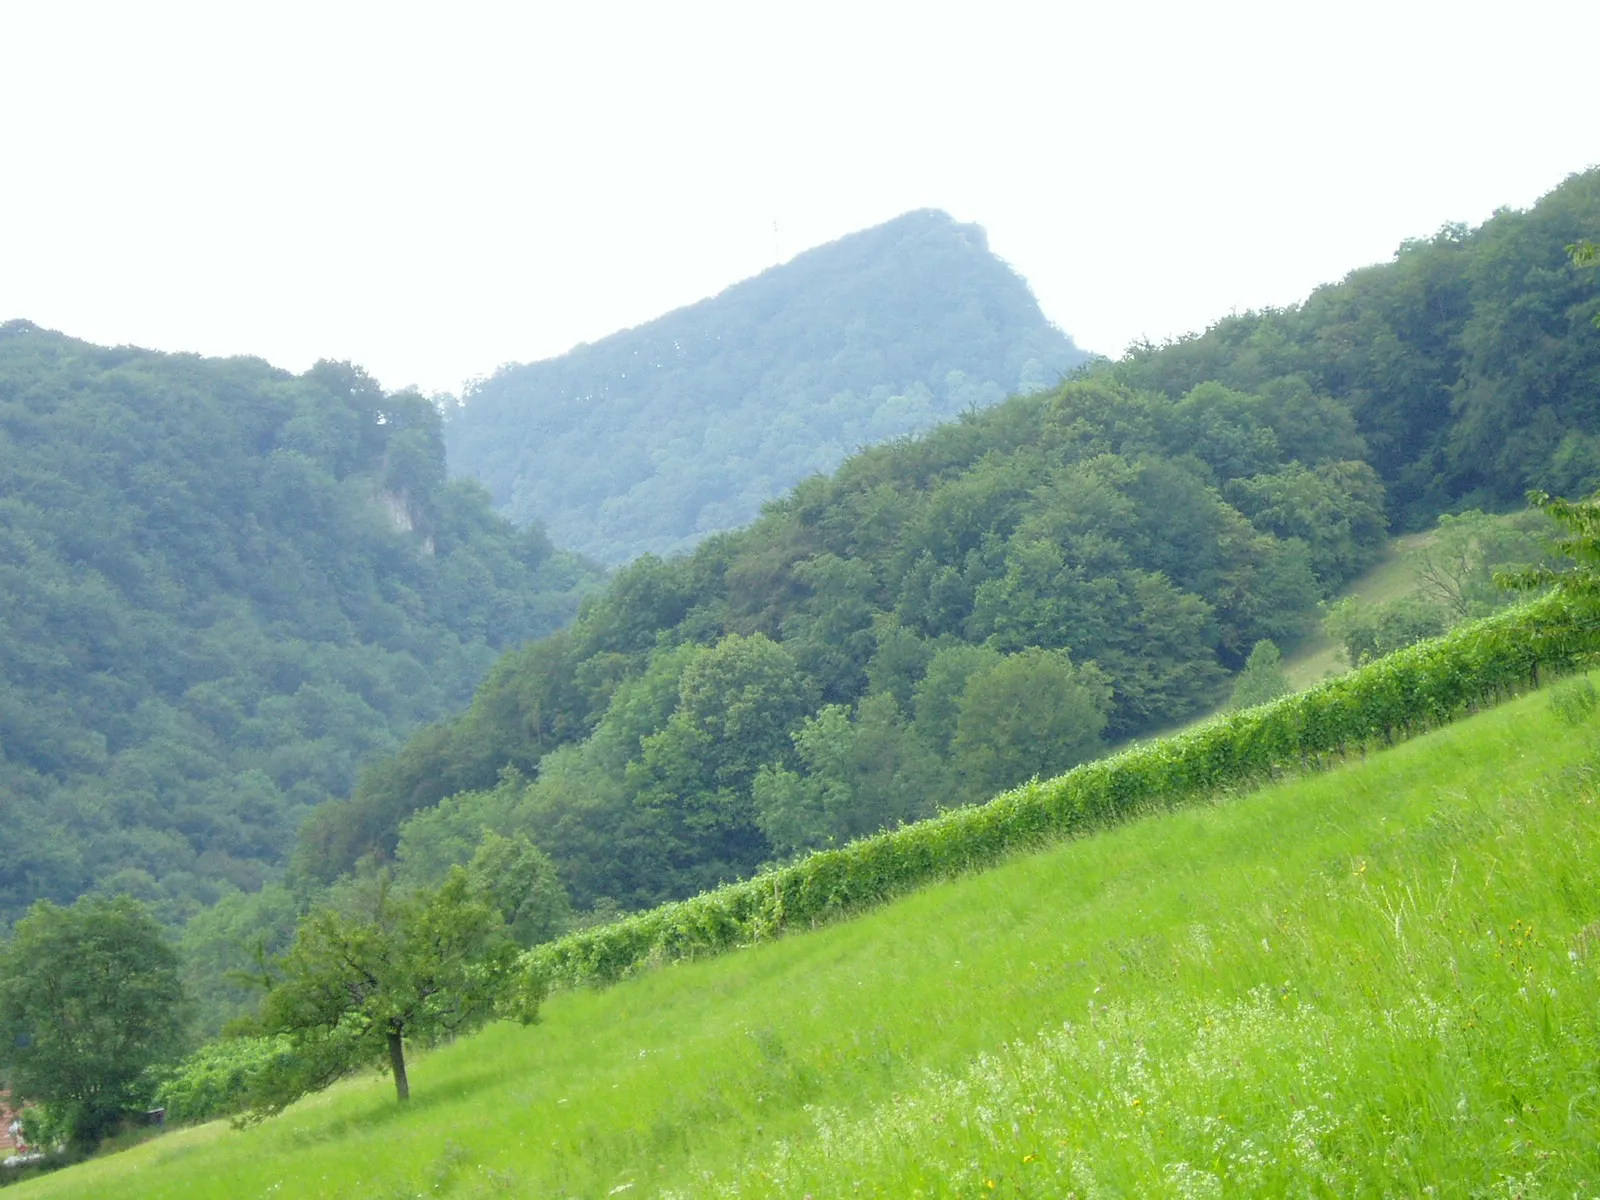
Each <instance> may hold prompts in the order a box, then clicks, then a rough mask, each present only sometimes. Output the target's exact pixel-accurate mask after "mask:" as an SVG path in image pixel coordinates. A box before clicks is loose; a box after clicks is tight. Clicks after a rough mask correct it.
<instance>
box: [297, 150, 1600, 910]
mask: <svg viewBox="0 0 1600 1200" xmlns="http://www.w3.org/2000/svg"><path fill="white" fill-rule="evenodd" d="M1596 228H1600V172H1590V173H1588V174H1586V175H1583V176H1577V177H1574V178H1572V179H1571V180H1569V181H1568V182H1567V183H1566V184H1564V185H1563V186H1562V187H1561V188H1559V189H1557V190H1556V191H1555V192H1553V193H1552V194H1550V195H1549V196H1547V197H1546V198H1544V199H1543V200H1542V201H1541V202H1540V203H1539V204H1538V205H1537V206H1536V207H1535V208H1533V209H1532V210H1530V211H1527V212H1513V211H1505V212H1501V213H1498V214H1496V215H1495V216H1494V217H1493V218H1492V219H1491V220H1490V221H1488V222H1486V223H1485V224H1484V225H1483V226H1482V227H1481V228H1479V229H1476V230H1471V231H1468V230H1465V229H1457V228H1451V229H1447V230H1445V231H1443V232H1441V233H1440V234H1439V235H1438V236H1437V237H1435V238H1433V239H1429V240H1426V241H1418V242H1411V243H1407V244H1406V245H1405V246H1403V247H1402V248H1401V250H1400V251H1399V253H1398V254H1397V256H1396V260H1395V261H1394V262H1392V263H1389V264H1385V265H1382V266H1377V267H1372V268H1367V269H1364V270H1361V271H1357V272H1355V273H1353V274H1352V275H1351V276H1349V277H1348V278H1347V279H1346V280H1344V281H1342V282H1341V283H1338V284H1335V285H1331V286H1329V287H1326V288H1323V289H1320V290H1319V291H1318V292H1317V293H1315V294H1314V295H1313V296H1312V297H1310V298H1309V299H1308V300H1307V301H1306V302H1305V303H1304V304H1302V305H1299V306H1296V307H1293V308H1290V309H1286V310H1282V311H1273V312H1267V313H1259V314H1249V315H1246V316H1241V317H1235V318H1230V319H1228V320H1226V321H1223V322H1221V323H1220V324H1219V325H1218V326H1216V327H1214V328H1213V329H1211V330H1209V331H1207V332H1206V333H1205V334H1202V335H1197V336H1195V337H1192V338H1186V339H1183V340H1181V341H1179V342H1177V343H1175V344H1172V345H1168V346H1163V347H1154V346H1150V347H1141V348H1138V349H1136V350H1135V351H1134V352H1133V353H1131V354H1130V355H1129V356H1128V357H1127V358H1125V359H1124V360H1123V361H1121V362H1118V363H1108V364H1100V365H1098V366H1096V367H1094V368H1092V369H1090V370H1089V371H1088V372H1087V373H1085V374H1084V376H1083V377H1082V378H1079V379H1077V380H1074V381H1072V382H1070V383H1068V384H1066V385H1064V386H1062V387H1059V388H1057V389H1055V390H1053V391H1051V392H1048V393H1046V394H1036V395H1028V396H1019V397H1014V398H1012V399H1011V400H1009V401H1007V402H1005V403H1003V404H1001V405H998V406H995V407H993V408H989V409H986V410H982V411H972V412H969V413H967V414H965V415H963V417H962V418H961V419H959V420H957V421H955V422H953V423H950V424H946V425H944V426H941V427H939V428H937V429H935V430H933V431H931V432H929V433H927V434H924V435H922V436H919V437H915V438H910V439H902V440H900V441H897V442H895V443H893V444H890V445H886V446H881V447H877V448H873V449H869V450H866V451H863V452H860V453H858V454H856V455H855V456H853V457H852V458H850V459H849V460H848V461H847V462H845V463H844V464H843V466H841V467H840V468H839V470H838V471H836V472H835V473H834V474H832V475H831V476H827V477H815V478H812V479H808V480H806V481H805V482H803V483H802V484H801V485H800V486H798V487H797V488H795V489H794V491H793V492H792V493H791V494H790V495H789V496H788V497H787V498H785V499H784V500H782V501H780V502H777V503H774V504H772V505H770V506H769V507H768V508H767V510H766V512H765V513H764V515H763V516H762V518H761V519H760V520H759V521H757V522H756V523H755V524H754V525H753V526H751V527H749V528H748V529H745V530H742V531H739V532H736V533H729V534H723V535H720V536H716V537H713V538H710V539H709V540H707V541H706V542H704V543H703V544H701V545H700V546H699V547H698V548H697V549H696V550H695V551H694V553H692V554H689V555H685V556H681V557H677V558H671V559H667V560H661V559H657V558H653V557H646V558H644V559H642V560H640V561H638V562H636V563H634V564H633V565H632V566H630V567H629V568H627V569H625V570H623V571H622V572H620V573H619V574H618V575H617V576H616V577H615V579H614V580H613V582H612V584H611V586H610V587H609V589H608V590H607V591H606V593H605V594H604V595H603V596H601V597H598V598H597V599H595V600H593V601H592V602H590V603H589V604H588V605H587V606H586V608H585V610H584V612H583V614H582V616H581V618H580V620H579V621H578V622H577V623H576V624H575V625H574V626H573V627H572V628H571V629H569V630H566V631H564V632H562V633H560V634H557V635H555V636H553V637H551V638H547V639H545V640H543V641H540V642H537V643H534V644H532V645H530V646H527V647H524V648H522V649H520V650H518V651H515V652H513V653H512V654H510V655H508V656H507V657H506V658H505V659H503V660H502V661H501V662H500V663H499V664H497V666H496V668H495V669H494V670H493V671H492V672H491V673H490V676H489V677H488V679H487V680H486V681H485V683H484V685H483V686H482V687H481V688H480V689H479V691H478V694H477V695H476V697H475V698H474V701H473V704H472V706H471V707H470V709H468V710H467V712H466V713H464V714H462V715H461V716H458V717H456V718H453V719H451V720H448V721H446V722H443V723H440V724H437V725H434V726H432V727H430V728H428V729H427V730H425V731H424V732H422V733H420V734H419V735H418V736H417V737H415V738H414V739H412V741H411V742H409V743H408V744H407V745H406V746H405V747H404V748H403V749H402V750H401V752H400V753H399V754H398V755H396V756H394V757H392V758H389V759H386V760H382V761H380V762H378V763H376V764H374V765H373V766H372V767H371V768H370V769H369V770H368V771H367V772H366V773H365V774H364V776H363V778H362V781H361V783H360V784H359V785H358V787H357V790H356V792H355V793H354V796H353V797H352V799H351V800H349V801H345V802H341V803H338V804H335V805H331V806H329V807H327V808H325V809H323V810H321V811H320V812H319V813H317V814H316V815H315V816H314V817H313V819H312V820H311V821H309V822H308V823H307V825H306V827H305V828H304V830H303V834H302V838H301V841H300V845H299V847H298V849H297V858H296V864H297V867H298V872H299V874H300V876H301V877H302V878H303V879H305V880H308V881H309V880H323V881H331V880H333V879H335V878H337V877H338V876H339V875H340V874H341V873H343V872H346V871H349V870H350V869H351V868H352V867H353V866H354V865H356V863H357V862H358V860H360V859H361V858H362V856H368V857H367V861H369V862H371V861H382V860H387V859H394V860H396V861H398V863H399V864H400V866H401V868H402V870H405V869H408V867H409V868H410V869H412V870H414V871H415V872H417V873H419V875H420V876H422V877H426V876H427V875H428V874H429V872H430V871H431V872H432V873H433V876H434V877H435V878H437V875H438V873H439V872H440V871H442V870H443V869H444V868H445V866H447V865H448V863H449V862H451V861H456V862H460V861H465V860H466V859H467V858H468V857H469V856H470V854H471V853H472V850H473V845H474V843H475V839H476V838H477V837H478V836H479V835H480V833H481V831H482V830H483V829H485V828H488V829H492V830H495V831H497V832H499V833H501V834H505V835H508V836H510V835H527V836H530V837H531V838H532V839H533V840H534V841H535V842H537V843H538V845H539V846H541V847H542V848H543V849H544V850H546V851H547V852H548V853H549V854H550V855H551V857H552V858H553V859H554V860H555V863H556V866H557V869H558V870H559V872H560V873H561V877H562V879H563V882H564V883H565V884H566V886H567V888H568V889H569V891H570V892H571V894H572V897H573V899H574V901H575V902H576V903H577V904H578V905H579V906H580V907H590V906H592V907H595V908H597V909H599V910H602V911H605V910H608V909H610V908H611V907H612V906H620V907H624V908H631V907H636V906H640V905H644V904H648V903H651V902H653V901H656V900H659V899H662V898H665V897H670V896H680V895H685V894H688V893H691V892H694V891H696V890H698V889H701V888H703V887H706V886H708V885H710V884H713V883H716V882H717V881H719V880H723V879H728V878H732V877H735V876H738V875H741V874H745V873H747V872H749V871H750V870H752V869H753V868H754V867H756V866H757V865H758V864H760V863H761V862H764V861H771V860H773V859H776V858H782V857H784V856H786V855H788V854H791V853H794V852H796V851H800V850H803V849H805V848H808V847H812V846H817V845H824V844H828V843H830V842H837V841H840V840H843V839H846V838H848V837H851V836H853V835H855V834H858V833H861V832H865V831H867V830H870V829H873V828H877V827H879V826H881V825H884V824H893V823H895V822H897V821H902V820H909V819H913V818H916V817H919V816H923V815H926V814H928V813H929V812H932V811H935V810H937V809H938V808H941V807H945V806H949V805H954V804H960V803H964V802H967V801H971V800H975V799H979V798H982V797H984V796H986V795H988V794H990V793H992V792H993V791H994V790H995V789H997V788H999V787H1002V786H1005V785H1007V784H1011V783H1015V782H1017V781H1019V780H1022V779H1026V778H1027V777H1029V776H1031V775H1033V774H1035V773H1038V774H1048V773H1051V772H1054V771H1058V770H1061V769H1063V768H1065V767H1067V766H1070V765H1071V764H1072V763H1074V762H1076V761H1079V760H1081V759H1083V758H1085V757H1088V756H1091V755H1093V754H1095V753H1096V752H1097V751H1098V750H1099V749H1100V748H1101V747H1103V746H1104V745H1106V744H1107V743H1108V742H1110V741H1113V740H1115V739H1121V738H1125V737H1128V736H1129V735H1133V734H1138V733H1142V732H1146V731H1150V730H1154V729H1157V728H1160V727H1162V726H1163V725H1166V724H1169V723H1172V722H1175V721H1179V720H1181V719H1183V718H1185V717H1187V716H1190V715H1193V714H1195V713H1197V712H1200V711H1203V710H1204V709H1206V708H1208V707H1210V706H1212V705H1214V704H1215V703H1217V702H1219V701H1220V700H1221V699H1223V697H1224V695H1225V693H1226V690H1227V686H1228V684H1227V681H1228V677H1229V674H1230V673H1231V672H1234V671H1236V670H1237V669H1239V668H1240V667H1241V666H1242V665H1243V664H1244V662H1245V661H1246V659H1247V657H1248V656H1249V655H1250V654H1251V652H1252V650H1253V649H1254V648H1255V647H1256V645H1257V644H1258V643H1259V642H1261V641H1264V640H1268V639H1270V640H1271V641H1273V642H1274V643H1276V644H1277V645H1280V646H1287V645H1289V644H1291V643H1292V642H1293V641H1294V640H1295V639H1296V637H1297V636H1298V635H1299V634H1300V633H1301V632H1303V631H1304V630H1305V629H1306V628H1307V627H1308V625H1309V623H1310V622H1311V621H1313V620H1314V619H1315V617H1316V614H1317V605H1318V603H1319V601H1320V600H1322V599H1325V598H1327V597H1329V596H1330V595H1331V594H1332V593H1333V592H1334V591H1335V590H1336V589H1337V588H1338V587H1339V586H1340V584H1341V583H1342V582H1344V581H1345V580H1347V579H1349V578H1351V577H1352V576H1353V575H1354V574H1355V573H1356V572H1358V571H1360V570H1361V569H1362V568H1363V567H1364V566H1365V565H1366V564H1367V563H1368V562H1369V561H1370V559H1371V556H1372V555H1373V554H1374V552H1375V551H1376V549H1377V547H1378V546H1379V545H1380V542H1381V539H1382V537H1383V535H1384V532H1385V528H1386V525H1389V524H1393V525H1398V526H1416V525H1421V524H1424V523H1427V522H1429V521H1431V520H1432V518H1433V517H1435V516H1436V515H1438V514H1440V513H1443V512H1446V511H1449V510H1452V509H1464V508H1468V507H1472V506H1490V507H1494V506H1500V507H1504V506H1507V505H1511V504H1514V503H1515V502H1517V501H1518V500H1519V499H1520V497H1521V494H1522V491H1523V489H1525V488H1526V487H1528V486H1530V485H1544V486H1547V487H1550V488H1552V489H1557V490H1563V491H1570V492H1578V491H1583V490H1586V489H1591V488H1593V487H1594V486H1595V485H1596V484H1597V483H1600V457H1597V456H1596V455H1597V448H1600V412H1597V406H1600V339H1596V338H1595V337H1594V336H1593V332H1594V331H1593V329H1592V328H1591V327H1590V325H1589V322H1590V320H1591V318H1592V317H1593V316H1594V314H1595V312H1596V310H1597V307H1600V283H1597V280H1596V279H1595V276H1594V273H1593V272H1584V271H1582V270H1580V269H1577V268H1575V267H1574V265H1573V264H1572V262H1571V261H1570V260H1569V257H1568V255H1567V253H1566V249H1565V248H1566V246H1567V245H1568V244H1570V243H1573V242H1575V241H1578V240H1579V239H1581V238H1582V237H1584V236H1588V235H1591V234H1592V233H1593V231H1594V230H1595V229H1596ZM424 860H426V861H427V863H428V864H430V865H428V866H427V867H426V868H423V867H422V866H421V864H422V863H423V862H424Z"/></svg>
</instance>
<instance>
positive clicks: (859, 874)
mask: <svg viewBox="0 0 1600 1200" xmlns="http://www.w3.org/2000/svg"><path fill="white" fill-rule="evenodd" d="M1597 648H1600V620H1597V619H1596V618H1595V616H1594V615H1593V612H1592V609H1590V608H1589V607H1588V606H1585V607H1583V608H1576V607H1574V606H1573V605H1571V604H1570V603H1569V602H1568V601H1566V600H1564V599H1562V598H1561V597H1560V596H1547V597H1544V598H1542V599H1539V600H1535V601H1533V602H1531V603H1529V604H1525V605H1522V606H1519V607H1517V608H1515V609H1510V610H1507V611H1505V612H1503V613H1500V614H1497V615H1495V616H1493V617H1488V618H1485V619H1483V620H1480V621H1475V622H1472V623H1471V624H1468V625H1463V626H1460V627H1458V628H1457V629H1456V630H1454V631H1452V632H1451V633H1449V634H1447V635H1446V636H1444V637H1441V638H1435V639H1432V640H1430V641H1426V642H1420V643H1418V644H1416V645H1414V646H1411V647H1408V648H1406V649H1404V650H1401V651H1399V652H1398V653H1395V654H1392V655H1389V656H1388V657H1386V658H1383V659H1380V660H1379V661H1377V662H1375V663H1372V664H1370V665H1368V666H1365V667H1363V668H1361V669H1359V670H1357V671H1353V672H1351V673H1350V674H1348V675H1345V676H1342V677H1340V678H1338V679H1332V680H1329V681H1327V682H1325V683H1323V684H1320V685H1318V686H1317V687H1314V688H1311V689H1310V690H1308V691H1305V692H1301V693H1299V694H1297V695H1292V696H1286V697H1284V698H1282V699H1279V700H1275V701H1273V702H1271V703H1269V704H1264V705H1261V706H1260V707H1257V708H1251V709H1246V710H1244V711H1241V712H1235V713H1231V714H1229V715H1227V716H1224V717H1221V718H1218V719H1217V720H1215V721H1212V722H1210V723H1208V724H1206V725H1204V726H1201V727H1199V728H1197V729H1194V730H1190V731H1187V732H1184V733H1181V734H1177V735H1175V736H1172V737H1167V738H1163V739H1161V740H1159V741H1156V742H1153V743H1150V744H1148V745H1142V746H1136V747H1134V748H1131V749H1128V750H1124V751H1122V752H1121V753H1119V754H1115V755H1112V756H1110V757H1107V758H1103V759H1099V760H1097V761H1095V762H1090V763H1085V764H1084V765H1082V766H1079V767H1075V768H1073V769H1072V770H1070V771H1068V772H1066V773H1065V774H1064V775H1060V776H1057V777H1056V778H1054V779H1049V780H1044V781H1038V780H1036V781H1034V782H1032V783H1029V784H1026V785H1024V786H1023V787H1020V788H1017V789H1015V790H1013V791H1010V792H1005V793H1003V794H1001V795H999V796H996V797H995V798H994V799H993V800H990V801H989V802H988V803H986V804H982V805H977V806H973V807H969V808H961V809H955V810H953V811H950V812H947V813H944V814H942V815H940V816H938V817H935V818H933V819H932V820H928V821H922V822H918V823H917V824H914V825H907V826H903V827H901V828H899V829H895V830H892V831H890V832H886V833H881V834H878V835H876V836H873V837H868V838H863V839H861V840H859V841H856V842H852V843H850V844H849V845H847V846H843V847H841V848H839V849H835V850H822V851H818V852H816V853H813V854H810V855H807V856H806V857H804V858H802V859H800V860H798V861H796V862H794V863H792V864H789V865H786V866H781V867H777V868H773V869H771V870H768V871H765V872H763V873H762V874H759V875H757V876H755V877H753V878H751V879H748V880H745V881H743V882H740V883H734V884H728V885H726V886H724V887H721V888H717V889H716V890H714V891H709V892H705V893H702V894H701V895H698V896H695V897H692V898H690V899H688V900H683V901H678V902H675V903H671V904H665V905H662V906H660V907H659V908H654V909H650V910H649V911H647V912H642V913H638V914H635V915H633V916H629V917H626V918H624V919H622V920H620V921H617V922H615V923H613V924H610V925H605V926H601V927H599V928H594V929H588V930H584V931H582V932H579V933H574V934H570V935H568V936H567V937H564V938H561V939H559V940H557V941H554V942H550V943H547V944H545V945H542V946H537V947H535V948H534V949H532V950H530V951H528V952H527V953H526V954H525V955H524V956H523V958H522V962H521V971H520V973H519V977H518V980H517V983H516V986H515V989H514V993H515V994H513V995H512V996H510V997H508V1006H509V1007H510V1009H511V1010H512V1011H515V1010H516V1008H517V1005H518V1003H519V1000H520V999H523V998H525V999H526V1000H527V1001H529V1002H530V1003H532V1004H535V1005H536V1004H537V1002H538V1000H539V999H542V998H543V996H544V993H545V991H546V990H547V989H548V988H549V987H551V986H558V987H577V986H581V985H590V986H605V985H608V984H611V983H614V982H616V981H617V980H619V979H621V978H623V977H625V976H626V975H628V974H629V973H631V972H634V971H637V970H639V969H640V968H642V967H647V966H651V965H655V964H659V963H664V962H670V961H673V960H677V959H686V958H698V957H704V956H708V955H712V954H719V953H722V952H724V951H727V950H731V949H734V948H736V947H739V946H744V945H748V944H750V943H753V942H758V941H762V940H764V939H767V938H771V937H774V936H776V935H778V934H780V933H782V932H783V931H785V930H788V929H805V928H811V927H814V926H817V925H820V924H823V923H825V922H828V921H832V920H836V919H838V918H840V917H842V916H845V915H848V914H850V913H853V912H857V911H860V910H861V909H864V908H867V907H869V906H873V905H877V904H881V903H884V902H885V901H887V900H889V899H891V898H893V897H895V896H897V895H901V894H903V893H905V892H906V891H908V890H910V889H912V888H915V887H918V886H921V885H923V884H926V883H929V882H931V881H934V880H938V879H944V878H948V877H951V876H954V875H959V874H962V873H965V872H968V871H972V870H975V869H978V868H981V867H984V866H988V865H990V864H992V863H994V862H996V861H998V860H1000V859H1002V858H1004V857H1006V856H1008V855H1011V854H1014V853H1017V852H1019V851H1024V850H1029V849H1034V848H1037V847H1040V846H1042V845H1045V844H1047V843H1049V842H1051V841H1055V840H1058V839H1061V838H1063V837H1067V836H1071V835H1073V834H1077V833H1082V832H1084V831H1086V830H1089V829H1091V828H1093V827H1095V826H1097V825H1101V824H1104V823H1107V822H1111V821H1117V820H1121V819H1125V818H1126V817H1128V816H1131V815H1133V814H1135V813H1139V812H1143V811H1147V810H1149V809H1152V808H1157V807H1167V806H1172V805H1176V804H1180V803H1183V802H1185V801H1190V800H1194V799H1196V798H1198V797H1201V796H1205V795H1210V794H1215V793H1217V792H1219V791H1223V790H1225V789H1230V788H1240V787H1247V786H1250V785H1253V784H1258V783H1260V782H1263V781H1265V780H1268V779H1271V778H1274V777H1276V776H1278V775H1281V774H1283V773H1285V772H1289V771H1305V770H1313V769H1316V768H1318V767H1320V766H1322V765H1324V764H1325V763H1327V762H1328V760H1329V759H1330V757H1332V756H1341V755H1344V754H1348V753H1351V752H1354V751H1357V750H1359V751H1361V752H1363V753H1364V752H1365V751H1366V750H1367V748H1368V747H1370V746H1374V745H1384V744H1392V743H1393V742H1394V741H1395V740H1397V739H1399V738H1404V737H1409V736H1412V735H1414V734H1416V733H1419V732H1421V731H1423V730H1426V729H1429V728H1432V727H1435V726H1438V725H1441V724H1444V723H1446V722H1448V721H1450V720H1452V719H1454V718H1456V717H1458V716H1461V715H1462V714H1464V713H1467V712H1470V711H1473V710H1475V709H1476V708H1477V707H1478V706H1480V705H1483V704H1485V703H1493V702H1496V701H1499V700H1502V699H1505V698H1508V697H1510V696H1512V695H1514V694H1516V693H1518V692H1520V691H1523V690H1525V689H1527V688H1529V687H1536V686H1538V684H1539V682H1540V678H1541V676H1542V675H1552V674H1560V673H1563V672H1566V671H1571V670H1573V669H1575V668H1577V667H1579V666H1582V665H1583V664H1585V663H1586V662H1588V661H1590V660H1592V659H1593V658H1594V657H1595V653H1596V649H1597Z"/></svg>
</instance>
